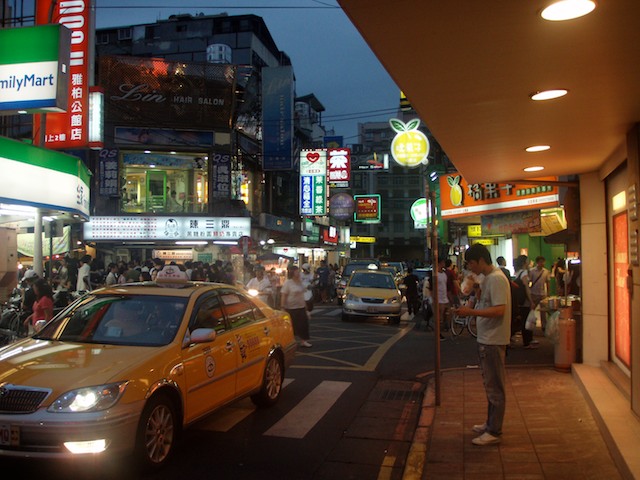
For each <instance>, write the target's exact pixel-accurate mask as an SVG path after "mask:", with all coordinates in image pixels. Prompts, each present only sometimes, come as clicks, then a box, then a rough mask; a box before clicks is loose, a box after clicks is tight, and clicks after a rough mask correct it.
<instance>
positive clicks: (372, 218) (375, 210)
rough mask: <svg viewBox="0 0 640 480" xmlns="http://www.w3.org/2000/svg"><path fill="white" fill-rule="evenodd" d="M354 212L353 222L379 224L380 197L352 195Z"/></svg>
mask: <svg viewBox="0 0 640 480" xmlns="http://www.w3.org/2000/svg"><path fill="white" fill-rule="evenodd" d="M353 198H354V200H355V201H356V211H355V213H354V214H353V220H354V221H355V222H361V223H380V195H354V197H353Z"/></svg>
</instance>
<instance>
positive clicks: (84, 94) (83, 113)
mask: <svg viewBox="0 0 640 480" xmlns="http://www.w3.org/2000/svg"><path fill="white" fill-rule="evenodd" d="M90 6H91V4H90V2H86V1H84V0H68V1H64V2H57V1H53V0H38V1H37V2H36V7H37V10H36V23H37V24H38V25H46V24H50V23H59V24H61V25H64V26H65V27H67V28H68V29H69V30H71V53H70V61H69V74H68V75H69V87H68V88H67V92H66V94H67V97H68V100H67V102H68V107H67V112H66V113H55V114H51V115H48V116H47V121H46V128H45V135H44V139H45V144H44V145H42V146H46V147H47V148H54V149H60V148H66V149H70V148H85V147H87V146H89V82H90V78H89V66H90V65H91V64H92V61H93V60H92V57H93V55H92V54H91V51H90V48H89V43H90V42H89V40H90V32H91V31H92V21H91V12H90ZM40 122H41V119H40V118H39V117H36V118H35V119H34V132H38V131H39V130H40V127H41V123H40Z"/></svg>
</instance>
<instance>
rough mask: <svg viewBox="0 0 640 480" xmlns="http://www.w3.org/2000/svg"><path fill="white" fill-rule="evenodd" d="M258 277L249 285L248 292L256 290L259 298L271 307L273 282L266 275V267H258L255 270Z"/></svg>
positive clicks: (250, 281)
mask: <svg viewBox="0 0 640 480" xmlns="http://www.w3.org/2000/svg"><path fill="white" fill-rule="evenodd" d="M255 272H256V276H255V277H253V278H252V279H251V280H249V282H248V283H247V290H255V291H256V292H257V295H256V296H257V297H258V298H259V299H260V300H262V301H263V302H264V303H266V304H267V305H269V306H273V300H272V298H271V297H272V294H273V288H272V287H271V281H270V280H269V279H268V278H267V277H265V275H264V267H263V266H261V265H258V266H257V267H256V269H255Z"/></svg>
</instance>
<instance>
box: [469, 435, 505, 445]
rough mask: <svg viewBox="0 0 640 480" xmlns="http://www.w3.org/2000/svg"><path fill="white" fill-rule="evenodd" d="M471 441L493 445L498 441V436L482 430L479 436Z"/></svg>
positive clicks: (477, 443) (475, 443) (476, 443)
mask: <svg viewBox="0 0 640 480" xmlns="http://www.w3.org/2000/svg"><path fill="white" fill-rule="evenodd" d="M471 443H473V444H474V445H481V446H482V445H495V444H496V443H500V437H496V436H494V435H491V434H490V433H489V432H484V433H483V434H482V435H480V436H479V437H476V438H474V439H473V440H471Z"/></svg>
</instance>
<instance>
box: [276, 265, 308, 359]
mask: <svg viewBox="0 0 640 480" xmlns="http://www.w3.org/2000/svg"><path fill="white" fill-rule="evenodd" d="M305 290H306V288H305V286H304V284H303V283H302V280H301V278H300V269H299V268H298V267H296V266H295V265H294V266H291V267H289V270H288V271H287V280H286V281H285V282H284V285H282V290H280V296H281V301H282V307H283V308H284V309H285V310H286V311H287V313H288V314H289V315H290V316H291V323H292V324H293V333H294V335H295V336H296V337H299V338H300V346H301V347H305V348H309V347H311V346H312V345H311V343H309V316H308V314H307V308H306V305H305V301H304V292H305Z"/></svg>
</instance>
